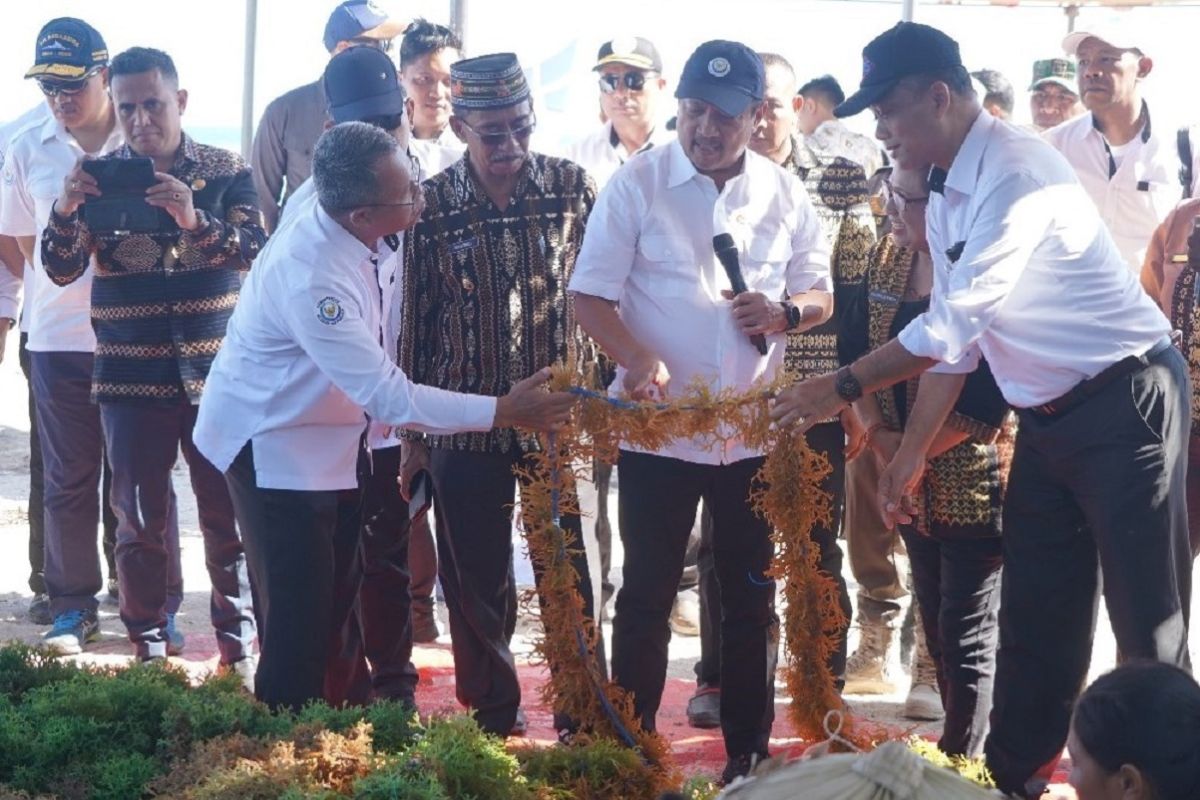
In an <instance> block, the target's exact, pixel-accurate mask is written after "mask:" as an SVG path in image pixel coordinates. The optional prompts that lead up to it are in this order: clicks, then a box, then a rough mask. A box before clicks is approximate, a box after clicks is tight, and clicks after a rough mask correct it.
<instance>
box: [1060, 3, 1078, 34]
mask: <svg viewBox="0 0 1200 800" xmlns="http://www.w3.org/2000/svg"><path fill="white" fill-rule="evenodd" d="M1063 13H1064V14H1066V15H1067V33H1074V32H1075V21H1076V20H1077V19H1079V6H1067V7H1066V8H1064V9H1063Z"/></svg>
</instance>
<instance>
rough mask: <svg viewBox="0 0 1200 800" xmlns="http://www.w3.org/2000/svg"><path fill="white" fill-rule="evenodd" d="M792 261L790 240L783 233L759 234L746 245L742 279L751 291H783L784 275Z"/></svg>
mask: <svg viewBox="0 0 1200 800" xmlns="http://www.w3.org/2000/svg"><path fill="white" fill-rule="evenodd" d="M791 260H792V240H791V238H790V237H788V236H787V234H786V233H785V232H784V231H779V232H778V233H774V234H760V235H757V236H753V237H751V239H750V241H749V242H747V243H746V258H745V259H744V263H743V264H742V277H743V278H745V280H746V287H747V288H748V289H750V290H751V291H760V292H766V291H768V290H770V291H776V290H778V291H780V292H781V291H783V286H784V285H785V284H786V281H785V280H784V273H785V271H786V269H787V264H788V262H789V261H791Z"/></svg>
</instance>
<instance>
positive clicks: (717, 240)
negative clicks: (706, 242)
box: [713, 233, 767, 356]
mask: <svg viewBox="0 0 1200 800" xmlns="http://www.w3.org/2000/svg"><path fill="white" fill-rule="evenodd" d="M713 250H714V251H716V254H717V260H718V261H720V262H721V266H722V267H724V268H725V275H726V276H727V277H728V278H729V285H730V287H732V289H733V293H734V294H741V293H742V292H745V291H747V289H746V279H745V278H743V277H742V268H741V265H739V264H738V251H737V245H736V244H735V243H734V241H733V237H732V236H730V235H729V234H728V233H718V234H717V235H716V236H714V237H713ZM750 344H752V345H754V346H755V347H756V348H757V349H758V352H759V353H761V354H762V355H764V356H765V355H766V354H767V338H766V337H765V336H763V335H762V334H761V333H755V334H752V335H751V336H750Z"/></svg>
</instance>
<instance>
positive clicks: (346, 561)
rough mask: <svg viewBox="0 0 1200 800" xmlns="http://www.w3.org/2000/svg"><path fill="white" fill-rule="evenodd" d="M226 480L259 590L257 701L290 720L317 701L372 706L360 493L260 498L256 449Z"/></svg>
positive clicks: (263, 492)
mask: <svg viewBox="0 0 1200 800" xmlns="http://www.w3.org/2000/svg"><path fill="white" fill-rule="evenodd" d="M360 471H361V470H360ZM225 480H226V482H227V483H228V484H229V494H230V496H231V497H232V498H233V507H234V510H235V511H236V512H237V521H238V525H239V526H240V527H241V530H242V538H243V539H244V541H245V544H246V559H247V562H248V563H249V565H250V578H251V580H252V581H253V582H254V586H255V596H254V599H255V603H256V605H257V611H258V614H257V616H258V635H259V650H260V656H259V661H258V672H257V673H256V674H255V690H254V694H255V696H256V697H257V698H258V699H259V700H261V701H263V702H264V703H266V704H267V705H269V706H271V707H272V708H287V709H291V710H293V711H297V710H299V709H300V708H302V707H303V706H304V704H305V703H308V702H309V701H311V700H322V699H323V700H325V701H326V702H327V703H329V704H330V705H334V706H342V705H364V704H366V703H367V701H368V700H369V699H370V695H371V678H370V674H369V672H368V670H367V662H366V658H364V656H363V647H362V626H361V622H360V619H359V615H358V592H359V587H360V585H361V584H362V548H361V546H360V544H361V543H360V529H361V525H362V497H361V494H360V492H359V490H357V489H348V490H344V491H292V490H288V489H262V488H259V486H258V482H257V480H256V477H255V470H254V454H253V450H252V446H251V445H250V444H249V443H248V444H247V445H246V446H245V447H244V448H242V452H241V453H239V454H238V457H237V458H236V459H235V460H234V462H233V464H231V465H230V467H229V470H228V471H227V472H226V473H225Z"/></svg>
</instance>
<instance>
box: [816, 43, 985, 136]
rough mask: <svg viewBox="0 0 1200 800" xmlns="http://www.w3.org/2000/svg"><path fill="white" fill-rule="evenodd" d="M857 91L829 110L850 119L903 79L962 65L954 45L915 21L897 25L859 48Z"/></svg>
mask: <svg viewBox="0 0 1200 800" xmlns="http://www.w3.org/2000/svg"><path fill="white" fill-rule="evenodd" d="M862 56H863V71H862V81H861V82H860V83H859V87H858V91H857V92H855V93H854V94H852V95H851V96H850V97H848V98H847V99H846V102H844V103H842V104H841V105H839V106H838V107H837V108H835V109H834V110H833V114H834V116H836V117H852V116H854V115H855V114H857V113H859V112H860V111H862V110H863V109H865V108H867V107H868V106H873V105H875V104H876V103H878V102H879V101H880V100H882V99H883V98H884V97H886V96H887V94H888V92H890V91H891V90H892V89H894V88H895V86H896V84H897V83H899V82H900V81H901V80H902V79H903V78H907V77H908V76H909V75H920V74H922V73H925V72H936V71H938V70H943V69H949V68H952V67H961V66H962V56H960V55H959V52H958V42H956V41H954V40H953V39H951V38H950V37H949V36H947V35H946V34H944V33H942V32H941V31H939V30H938V29H937V28H931V27H930V26H928V25H922V24H920V23H919V22H898V23H896V25H895V26H894V27H893V28H891V29H889V30H887V31H884V32H883V33H881V34H879V35H878V36H876V37H875V38H874V39H872V40H871V43H870V44H868V45H867V46H866V47H864V48H863V51H862Z"/></svg>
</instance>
